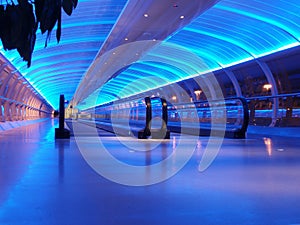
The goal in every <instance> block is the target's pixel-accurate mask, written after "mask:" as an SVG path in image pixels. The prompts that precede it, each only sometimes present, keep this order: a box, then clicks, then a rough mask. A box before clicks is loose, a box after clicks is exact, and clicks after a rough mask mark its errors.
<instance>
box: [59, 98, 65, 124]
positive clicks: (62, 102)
mask: <svg viewBox="0 0 300 225" xmlns="http://www.w3.org/2000/svg"><path fill="white" fill-rule="evenodd" d="M59 129H60V130H63V129H65V96H64V95H60V97H59Z"/></svg>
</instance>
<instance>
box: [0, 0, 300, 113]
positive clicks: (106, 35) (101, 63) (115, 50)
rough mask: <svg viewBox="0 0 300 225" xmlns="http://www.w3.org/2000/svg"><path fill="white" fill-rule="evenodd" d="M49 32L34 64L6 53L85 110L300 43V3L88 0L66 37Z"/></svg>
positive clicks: (50, 90)
mask: <svg viewBox="0 0 300 225" xmlns="http://www.w3.org/2000/svg"><path fill="white" fill-rule="evenodd" d="M53 33H55V31H53ZM44 39H45V37H41V35H39V36H38V39H37V44H36V47H35V51H34V54H33V58H32V66H31V68H29V69H27V68H26V65H25V63H23V62H21V60H20V58H19V56H18V54H17V53H15V52H4V51H3V50H1V52H2V53H3V54H5V56H6V57H7V58H8V59H9V60H11V62H12V63H13V64H14V65H15V67H16V68H17V69H18V70H19V71H20V72H21V73H22V74H23V75H24V76H25V78H26V79H28V80H29V81H30V82H31V83H32V85H33V86H34V87H36V89H37V90H38V91H39V92H40V93H41V94H42V95H43V96H44V97H45V98H46V99H47V100H48V101H49V102H50V103H51V104H52V105H53V106H54V107H57V105H58V104H57V101H58V96H59V94H60V93H64V94H65V96H66V99H72V97H73V96H74V97H73V104H75V105H77V106H78V107H79V108H82V109H83V108H87V107H91V106H93V104H102V103H106V102H109V101H113V100H116V99H119V98H124V97H128V96H130V95H134V94H136V93H140V92H142V91H145V90H149V89H151V88H152V89H155V88H157V87H160V86H163V85H166V84H168V83H172V82H177V81H180V80H184V79H187V78H190V77H193V76H197V75H199V74H204V73H207V72H209V71H215V70H220V69H223V68H227V67H230V66H233V65H237V64H240V63H242V62H247V61H250V60H255V59H259V58H260V57H263V56H266V55H270V54H273V53H277V52H281V51H284V50H286V49H289V48H292V47H297V46H299V45H300V42H299V41H300V2H299V1H298V0H276V1H274V0H252V1H248V0H221V1H213V0H211V1H208V0H207V1H194V0H189V1H180V0H174V1H161V0H149V1H138V0H129V1H128V2H126V1H125V0H110V1H109V0H101V1H99V0H95V1H91V0H86V1H84V0H82V1H79V4H78V7H77V8H76V10H75V11H74V14H73V15H72V16H71V17H67V16H64V17H63V29H62V39H61V43H60V44H58V45H57V44H56V42H55V38H54V37H53V38H52V40H51V42H50V44H49V46H48V47H47V48H46V49H45V48H44ZM195 58H197V59H195ZM131 83H132V84H133V85H128V84H131ZM124 87H127V89H126V88H124ZM75 90H76V92H75ZM93 98H96V99H97V100H96V101H95V100H94V99H93Z"/></svg>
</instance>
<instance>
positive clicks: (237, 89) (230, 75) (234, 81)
mask: <svg viewBox="0 0 300 225" xmlns="http://www.w3.org/2000/svg"><path fill="white" fill-rule="evenodd" d="M223 70H224V72H225V73H226V75H227V76H228V78H229V79H230V81H231V82H232V84H233V87H234V90H235V93H236V96H237V97H241V96H242V95H243V94H242V90H241V87H240V84H239V82H238V80H237V79H236V77H235V75H234V73H233V72H232V71H230V70H228V69H223Z"/></svg>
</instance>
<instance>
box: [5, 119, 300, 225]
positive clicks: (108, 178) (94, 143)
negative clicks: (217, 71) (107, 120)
mask: <svg viewBox="0 0 300 225" xmlns="http://www.w3.org/2000/svg"><path fill="white" fill-rule="evenodd" d="M54 127H57V121H54V120H47V121H44V122H41V123H36V124H32V125H28V126H26V127H20V128H15V129H12V130H8V131H4V132H0V224H1V225H23V224H24V225H94V224H95V225H112V224H116V225H125V224H126V225H127V224H128V225H135V224H141V225H148V224H149V225H150V224H151V225H154V224H155V225H160V224H163V225H169V224H170V225H185V224H186V225H194V224H195V225H214V224H216V225H221V224H222V225H223V224H228V225H229V224H230V225H235V224H239V225H240V224H249V225H251V224H253V225H254V224H255V225H277V224H278V225H292V224H293V225H295V224H300V142H299V138H297V137H294V138H289V137H278V136H268V137H267V136H264V135H252V134H251V135H248V138H247V139H245V140H233V139H224V140H223V143H222V146H221V148H220V150H219V152H218V155H217V157H216V158H215V160H214V161H213V162H212V164H211V165H210V166H209V167H208V168H207V169H206V170H204V171H202V172H200V171H199V168H198V167H199V162H200V161H201V159H202V158H203V157H205V156H204V154H205V151H206V147H207V146H208V145H210V144H215V143H217V142H219V141H220V140H218V139H217V138H212V139H209V138H207V137H200V138H199V139H198V138H197V140H195V139H194V138H189V137H180V136H178V135H172V137H171V139H170V140H169V141H153V140H144V141H138V140H134V139H131V138H127V139H126V138H118V137H114V136H113V135H111V134H108V133H105V132H100V135H101V138H100V139H101V143H99V139H97V137H92V136H91V137H84V136H81V137H79V139H77V140H75V138H74V137H72V138H71V140H70V141H69V140H57V141H55V140H54ZM100 145H101V146H102V147H101V146H100ZM180 145H182V146H184V148H183V149H186V150H185V151H186V152H189V149H192V150H193V155H191V156H192V157H191V158H190V159H189V160H188V161H187V163H186V164H185V166H184V167H183V168H181V169H179V170H178V171H177V170H176V169H178V168H180V166H179V165H177V164H176V162H173V163H174V165H173V164H172V162H171V164H170V167H168V166H169V163H168V164H166V165H163V166H166V167H165V168H166V170H172V168H173V167H172V165H173V166H174V168H173V169H174V171H175V172H174V176H172V177H170V178H168V175H167V171H165V172H166V174H165V176H164V179H162V181H161V182H158V183H156V184H153V185H148V184H150V183H151V182H152V181H153V180H152V178H153V177H155V175H157V173H158V177H160V178H161V177H162V174H161V173H160V172H164V170H163V169H164V167H163V166H162V167H160V170H159V171H160V172H157V171H155V169H153V170H152V167H151V165H153V166H155V165H158V164H159V163H160V161H161V160H167V159H170V156H171V155H172V154H175V156H176V157H174V158H172V160H173V161H176V160H177V161H179V162H181V161H180V160H181V157H185V155H184V154H181V153H180V152H179V150H176V148H177V146H180ZM78 146H79V147H78ZM86 146H88V148H89V149H90V150H91V152H90V154H89V156H90V158H88V157H87V156H85V155H84V154H85V153H84V152H83V151H82V148H84V147H86ZM103 146H104V147H105V149H106V150H107V151H108V152H109V153H110V154H111V155H112V156H113V157H114V158H116V159H117V161H118V162H119V163H120V164H121V165H124V164H126V165H131V166H132V167H133V168H134V167H136V168H137V171H138V170H140V168H146V169H145V170H144V173H141V174H142V175H144V177H141V174H140V175H139V176H136V174H135V172H132V170H124V171H123V170H120V168H119V167H118V166H116V167H114V166H112V164H110V163H109V162H108V161H107V158H105V156H103V155H102V156H100V157H103V158H100V160H99V161H97V160H98V159H97V160H96V159H95V160H94V161H93V156H95V157H96V152H97V151H98V150H99V148H103ZM143 146H144V148H151V149H153V150H152V151H143V150H142V148H143ZM144 150H145V149H144ZM176 151H177V153H176ZM149 152H150V153H149ZM84 157H85V159H86V160H85V159H84ZM91 160H92V161H91ZM97 162H98V163H99V165H101V166H102V167H105V168H106V169H107V170H106V171H105V172H107V171H109V173H106V174H105V175H104V176H103V175H99V170H97V169H95V165H98V164H97ZM93 163H96V164H93ZM181 163H184V162H181ZM147 166H148V167H147ZM149 166H150V167H149ZM121 169H122V168H121ZM154 173H156V174H154ZM100 174H101V171H100ZM112 177H113V178H112ZM143 178H144V185H143V180H142V179H143ZM113 179H114V181H112V180H113ZM126 181H128V184H127V185H126ZM134 182H136V183H134ZM149 182H150V183H149ZM153 183H155V182H154V181H153ZM133 185H134V186H133Z"/></svg>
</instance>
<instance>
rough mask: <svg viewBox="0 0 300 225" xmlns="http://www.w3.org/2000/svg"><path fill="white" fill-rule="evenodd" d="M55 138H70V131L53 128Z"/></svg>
mask: <svg viewBox="0 0 300 225" xmlns="http://www.w3.org/2000/svg"><path fill="white" fill-rule="evenodd" d="M55 139H70V131H69V130H68V129H60V128H55Z"/></svg>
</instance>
